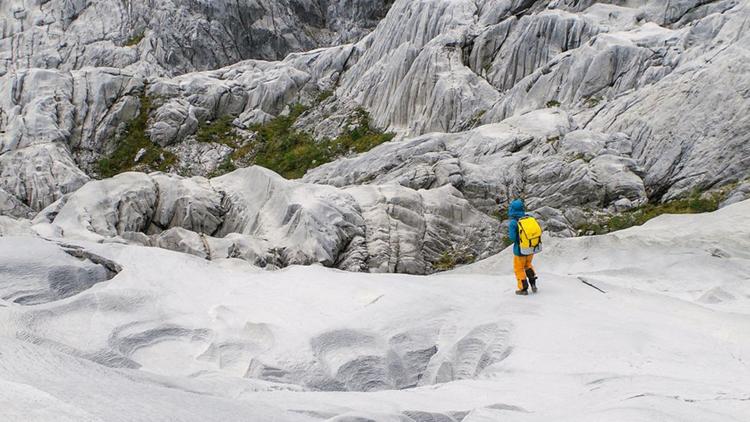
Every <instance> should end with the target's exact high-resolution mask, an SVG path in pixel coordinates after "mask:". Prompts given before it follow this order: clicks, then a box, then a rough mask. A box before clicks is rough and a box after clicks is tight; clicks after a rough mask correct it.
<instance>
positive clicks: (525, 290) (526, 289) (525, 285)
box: [516, 280, 529, 296]
mask: <svg viewBox="0 0 750 422" xmlns="http://www.w3.org/2000/svg"><path fill="white" fill-rule="evenodd" d="M521 284H522V285H523V289H521V290H516V294H517V295H521V296H527V295H528V294H529V283H528V282H527V281H526V280H521Z"/></svg>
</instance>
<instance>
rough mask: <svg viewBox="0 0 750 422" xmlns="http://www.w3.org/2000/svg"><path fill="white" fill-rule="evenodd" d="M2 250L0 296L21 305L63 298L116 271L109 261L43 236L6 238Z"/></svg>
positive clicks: (104, 279)
mask: <svg viewBox="0 0 750 422" xmlns="http://www.w3.org/2000/svg"><path fill="white" fill-rule="evenodd" d="M81 252H83V254H82V253H81ZM0 253H2V256H3V263H2V264H0V277H1V278H2V280H3V283H2V284H1V285H0V298H2V300H5V301H8V302H15V303H18V304H21V305H36V304H40V303H47V302H52V301H55V300H60V299H64V298H66V297H70V296H73V295H75V294H78V293H80V292H82V291H84V290H86V289H89V288H90V287H91V286H93V285H94V284H96V283H99V282H102V281H107V280H109V279H111V278H112V277H114V275H115V274H116V272H115V271H112V269H110V268H108V267H107V265H102V263H97V262H94V261H92V260H91V259H88V258H85V256H86V255H85V251H81V250H74V249H73V250H69V249H66V248H64V247H60V246H58V245H55V244H53V243H51V242H48V241H45V240H42V239H28V238H7V239H5V240H4V241H3V242H2V247H1V248H0ZM79 257H80V258H82V259H79ZM94 259H95V260H97V258H94ZM112 265H114V266H116V264H113V263H112ZM113 269H115V268H114V267H113Z"/></svg>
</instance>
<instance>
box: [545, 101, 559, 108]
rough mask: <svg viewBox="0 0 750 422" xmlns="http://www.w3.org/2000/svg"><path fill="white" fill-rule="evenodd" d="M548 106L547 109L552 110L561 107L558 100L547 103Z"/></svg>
mask: <svg viewBox="0 0 750 422" xmlns="http://www.w3.org/2000/svg"><path fill="white" fill-rule="evenodd" d="M546 106H547V108H552V107H560V101H557V100H549V101H547V104H546Z"/></svg>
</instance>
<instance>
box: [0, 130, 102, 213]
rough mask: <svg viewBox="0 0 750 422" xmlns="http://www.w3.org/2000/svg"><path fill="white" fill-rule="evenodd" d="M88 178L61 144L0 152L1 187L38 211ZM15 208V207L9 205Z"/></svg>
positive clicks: (75, 188)
mask: <svg viewBox="0 0 750 422" xmlns="http://www.w3.org/2000/svg"><path fill="white" fill-rule="evenodd" d="M88 180H89V177H88V176H87V175H86V174H85V173H84V172H83V171H81V170H80V169H79V168H78V166H76V163H75V162H74V161H73V159H72V158H71V157H70V153H69V151H68V149H67V147H65V146H64V145H61V144H59V143H49V144H39V145H32V146H29V147H26V148H22V149H18V150H13V151H9V152H6V153H4V154H2V155H0V188H2V189H3V190H4V191H5V192H7V193H8V194H10V195H12V196H13V197H14V198H15V199H9V201H11V204H12V203H16V202H18V201H20V202H21V203H22V204H23V205H25V206H27V207H28V208H29V209H31V210H33V211H39V210H41V209H43V208H44V207H46V206H48V205H50V204H52V203H53V202H55V201H56V200H57V199H59V198H60V197H61V196H63V195H65V194H67V193H70V192H74V191H75V190H77V189H78V188H80V187H81V186H83V185H84V184H85V183H86V182H87V181H88ZM12 208H17V206H12Z"/></svg>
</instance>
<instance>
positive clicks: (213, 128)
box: [195, 115, 241, 148]
mask: <svg viewBox="0 0 750 422" xmlns="http://www.w3.org/2000/svg"><path fill="white" fill-rule="evenodd" d="M233 120H234V117H233V116H231V115H226V116H222V117H220V118H218V119H216V120H214V121H213V122H211V123H206V124H203V125H201V126H200V127H199V128H198V131H197V132H196V133H195V140H197V141H198V142H212V143H217V144H223V145H226V146H228V147H230V148H237V147H238V146H239V143H240V141H241V139H240V137H239V135H237V132H236V131H235V130H234V126H232V121H233Z"/></svg>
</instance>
